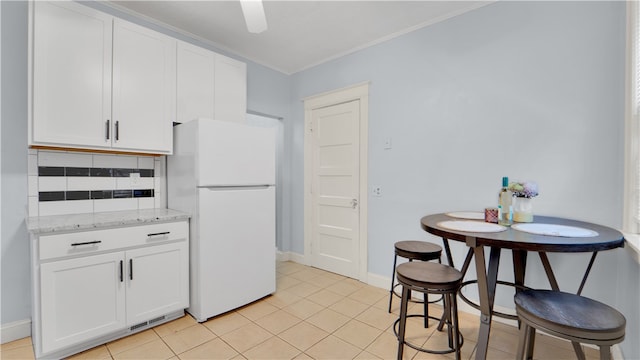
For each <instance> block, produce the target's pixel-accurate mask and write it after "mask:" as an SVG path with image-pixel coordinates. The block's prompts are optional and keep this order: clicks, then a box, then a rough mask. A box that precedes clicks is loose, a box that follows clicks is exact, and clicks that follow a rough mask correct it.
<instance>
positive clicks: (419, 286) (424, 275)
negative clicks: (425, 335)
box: [393, 261, 464, 360]
mask: <svg viewBox="0 0 640 360" xmlns="http://www.w3.org/2000/svg"><path fill="white" fill-rule="evenodd" d="M396 276H397V278H398V283H399V284H400V285H402V298H401V300H400V317H399V318H398V320H396V322H395V323H394V325H393V331H394V333H395V334H396V336H397V337H398V360H400V359H402V353H403V352H404V345H407V346H409V347H411V348H413V349H415V350H418V351H422V352H427V353H431V354H449V353H453V352H455V354H456V359H457V360H459V359H460V348H461V347H462V343H463V342H464V339H463V337H462V334H461V333H460V328H459V326H458V302H457V300H456V295H457V292H458V289H460V284H461V283H462V277H463V275H462V273H461V272H460V271H458V270H456V269H454V268H452V267H451V266H447V265H443V264H438V263H434V262H426V261H425V262H423V261H416V262H407V263H404V264H400V265H399V266H398V268H397V269H396ZM411 291H418V292H421V293H424V294H439V295H442V297H443V300H444V309H443V311H444V313H443V316H442V319H438V318H436V317H430V316H428V315H427V314H424V315H419V314H415V315H407V305H408V303H409V297H410V296H411ZM408 317H425V318H427V317H430V318H431V319H433V320H438V321H442V323H443V324H444V325H446V326H447V335H448V338H449V348H448V349H444V350H433V349H427V348H423V347H419V346H417V345H415V344H411V343H410V342H408V341H405V330H406V325H407V318H408ZM398 325H399V326H398ZM396 327H398V329H397V330H396Z"/></svg>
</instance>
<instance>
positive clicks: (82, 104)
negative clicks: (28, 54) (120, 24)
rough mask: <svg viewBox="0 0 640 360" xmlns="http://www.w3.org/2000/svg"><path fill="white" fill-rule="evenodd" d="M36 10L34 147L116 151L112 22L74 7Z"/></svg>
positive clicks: (37, 5)
mask: <svg viewBox="0 0 640 360" xmlns="http://www.w3.org/2000/svg"><path fill="white" fill-rule="evenodd" d="M33 6H34V14H33V33H32V35H33V98H32V99H33V100H32V101H33V104H32V111H33V112H32V123H31V128H30V134H29V139H30V144H31V145H55V146H65V147H92V148H105V147H106V148H108V147H110V146H111V140H109V139H108V137H109V136H108V134H107V131H108V130H107V129H108V126H107V121H108V120H109V119H110V117H111V115H110V114H111V32H112V17H111V16H108V15H107V14H103V13H100V12H98V11H96V10H93V9H91V8H88V7H86V6H84V5H80V4H77V3H73V2H70V1H69V2H66V1H61V2H57V1H56V2H44V1H35V2H34V3H33Z"/></svg>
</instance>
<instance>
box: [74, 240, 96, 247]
mask: <svg viewBox="0 0 640 360" xmlns="http://www.w3.org/2000/svg"><path fill="white" fill-rule="evenodd" d="M101 242H102V241H100V240H95V241H85V242H79V243H72V244H71V246H81V245H95V244H100V243H101Z"/></svg>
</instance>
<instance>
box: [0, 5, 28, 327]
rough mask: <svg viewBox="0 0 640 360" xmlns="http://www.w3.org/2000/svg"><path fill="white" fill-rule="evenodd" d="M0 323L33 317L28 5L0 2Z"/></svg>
mask: <svg viewBox="0 0 640 360" xmlns="http://www.w3.org/2000/svg"><path fill="white" fill-rule="evenodd" d="M0 6H2V13H1V14H2V19H1V20H0V26H2V31H1V32H0V34H1V35H2V40H1V41H0V46H2V62H1V63H2V69H1V71H2V77H1V78H2V84H1V86H2V99H1V101H2V113H1V114H0V117H1V118H0V126H1V127H2V131H1V132H0V134H1V136H2V141H1V142H0V144H2V145H1V146H2V148H1V149H0V156H2V161H1V162H0V164H1V165H2V168H1V169H0V176H2V188H1V189H0V191H2V195H1V196H2V204H0V206H2V219H1V220H2V221H1V223H0V229H1V232H0V237H1V238H0V240H1V241H0V245H1V249H2V253H1V256H2V259H1V260H0V263H1V267H2V268H1V269H0V271H2V279H1V286H2V288H1V289H0V291H1V295H0V296H1V299H0V300H1V303H0V304H2V309H1V312H0V319H1V321H0V323H1V324H3V325H4V324H7V323H11V322H14V321H20V320H25V319H29V318H30V317H31V299H30V297H31V290H30V286H29V283H30V277H29V276H30V274H31V272H30V270H29V238H28V234H27V228H26V226H25V222H24V220H25V217H26V215H27V5H26V3H22V2H14V1H2V2H1V3H0Z"/></svg>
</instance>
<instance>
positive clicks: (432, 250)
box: [389, 240, 442, 326]
mask: <svg viewBox="0 0 640 360" xmlns="http://www.w3.org/2000/svg"><path fill="white" fill-rule="evenodd" d="M393 247H394V249H395V256H394V257H393V272H392V273H391V289H390V290H389V313H391V304H392V301H393V296H394V295H395V296H397V297H401V296H400V294H398V293H396V292H395V288H396V287H397V286H398V285H399V284H396V283H395V277H396V264H397V263H398V256H400V257H403V258H405V259H407V260H409V261H410V262H412V261H413V260H420V261H431V260H438V262H440V257H441V255H442V247H441V246H440V245H436V244H433V243H430V242H427V241H419V240H404V241H398V242H396V243H395V244H394V246H393ZM440 300H441V299H438V300H432V301H428V299H427V295H426V294H425V296H424V300H422V301H415V300H411V301H412V302H418V303H423V304H424V311H425V314H427V316H426V317H425V324H427V319H428V317H429V315H428V312H429V307H428V306H429V303H433V302H437V301H440ZM425 326H426V325H425Z"/></svg>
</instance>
